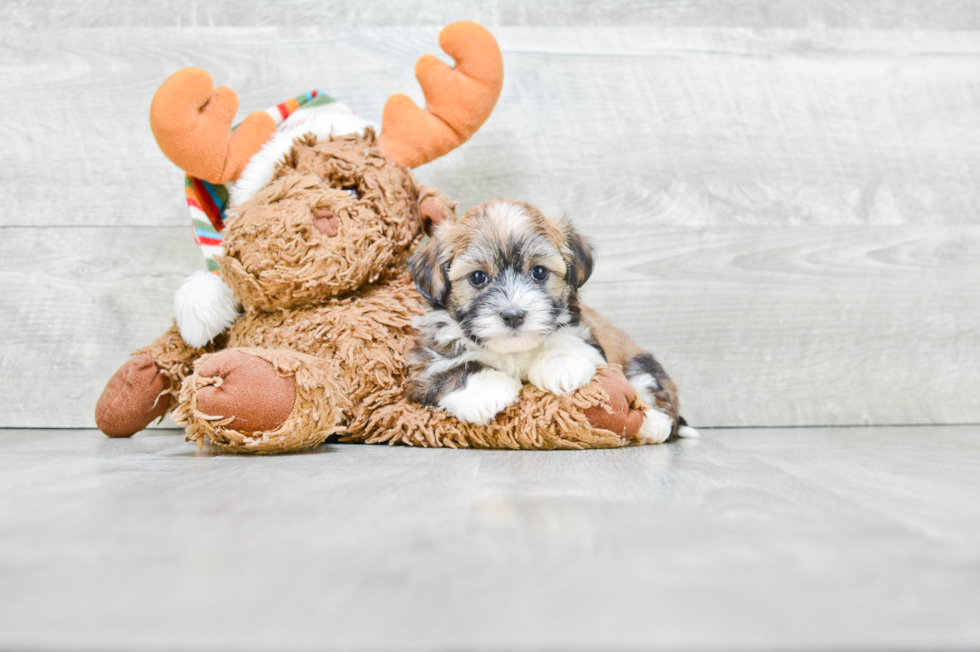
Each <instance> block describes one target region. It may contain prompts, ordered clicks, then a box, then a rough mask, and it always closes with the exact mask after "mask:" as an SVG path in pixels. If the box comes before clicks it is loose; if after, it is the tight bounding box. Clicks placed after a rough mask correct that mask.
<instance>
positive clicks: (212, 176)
mask: <svg viewBox="0 0 980 652" xmlns="http://www.w3.org/2000/svg"><path fill="white" fill-rule="evenodd" d="M237 110H238V95H236V94H235V91H233V90H231V89H230V88H228V87H226V86H222V87H220V88H215V87H214V84H213V83H212V82H211V75H209V74H208V73H206V72H205V71H203V70H201V69H200V68H184V69H183V70H179V71H177V72H176V73H174V74H173V75H171V76H170V77H169V78H168V79H167V81H165V82H163V84H162V85H161V86H160V88H159V89H158V90H157V92H156V95H154V96H153V103H152V104H151V105H150V127H151V128H152V129H153V136H154V137H155V138H156V139H157V144H158V145H159V146H160V149H161V150H162V151H163V153H164V154H166V156H167V158H169V159H170V160H171V161H173V162H174V164H176V165H177V167H179V168H181V169H182V170H184V172H186V173H187V174H189V175H191V176H192V177H197V178H199V179H204V180H205V181H208V182H210V183H228V182H229V181H234V180H235V179H237V178H238V175H240V174H241V172H242V168H244V167H245V164H246V163H248V160H249V159H250V158H251V157H252V155H253V154H255V153H256V152H258V151H259V150H260V149H262V145H264V144H265V142H266V141H267V140H269V138H270V137H271V136H272V134H273V133H275V131H276V123H275V121H274V120H273V119H272V116H270V115H269V114H268V113H265V112H264V111H258V112H256V113H253V114H251V115H249V116H248V117H247V118H245V120H244V121H243V122H242V123H241V124H240V125H239V126H238V127H237V128H236V129H235V131H232V130H231V122H232V120H234V119H235V112H236V111H237Z"/></svg>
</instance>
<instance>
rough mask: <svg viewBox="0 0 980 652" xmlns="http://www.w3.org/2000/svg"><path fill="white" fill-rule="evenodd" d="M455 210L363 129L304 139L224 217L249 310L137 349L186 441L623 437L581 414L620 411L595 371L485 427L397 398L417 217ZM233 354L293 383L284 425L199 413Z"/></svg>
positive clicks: (532, 444) (421, 442)
mask: <svg viewBox="0 0 980 652" xmlns="http://www.w3.org/2000/svg"><path fill="white" fill-rule="evenodd" d="M351 190H353V191H354V192H353V193H352V192H350V191H351ZM423 202H425V203H426V206H425V210H422V211H420V204H422V203H423ZM454 206H455V204H453V203H452V202H450V201H449V200H447V199H445V198H444V197H442V196H441V195H439V194H438V192H437V191H435V190H434V189H432V188H426V187H423V186H419V185H418V184H417V183H416V181H415V179H414V178H413V177H412V175H411V173H409V172H408V170H406V169H405V168H400V167H397V166H396V165H394V164H393V163H391V162H389V161H387V160H386V159H385V158H384V157H383V156H382V155H381V153H380V150H379V149H378V146H377V142H376V139H375V136H374V132H373V131H371V130H368V131H367V132H366V133H365V134H364V135H363V136H343V137H337V138H330V139H328V140H323V141H319V142H318V141H317V140H316V139H315V138H313V137H307V138H305V139H300V140H299V141H298V142H297V143H296V144H295V146H294V147H293V149H292V152H291V153H290V154H289V155H288V156H287V157H286V160H285V162H284V163H283V164H282V165H281V167H280V168H279V170H278V172H277V174H276V178H275V179H274V180H273V182H272V183H271V184H270V185H269V186H268V187H266V188H265V189H264V190H262V191H261V192H259V193H258V194H257V195H256V196H255V197H254V198H253V199H251V200H250V201H248V202H246V203H245V204H243V205H241V206H238V207H236V208H235V210H234V212H233V213H232V214H231V215H230V216H229V219H228V220H227V226H226V235H225V254H224V256H222V257H220V259H219V263H220V265H221V271H222V279H223V280H224V281H225V282H226V283H228V285H229V286H230V287H231V288H232V289H233V291H234V293H235V295H236V297H237V298H238V299H239V300H240V301H241V304H242V306H243V310H244V312H243V314H242V315H241V316H240V317H239V318H238V320H237V321H236V322H235V323H234V324H233V325H232V326H231V328H230V329H229V330H228V331H227V332H226V333H225V334H223V335H222V336H221V338H219V340H218V341H216V342H215V343H214V344H212V345H209V346H208V347H207V348H206V349H193V348H191V347H188V346H187V345H186V344H184V343H183V340H181V339H180V335H179V334H178V333H177V331H176V329H175V328H172V329H170V330H169V331H167V332H166V333H165V334H164V335H163V336H162V337H161V338H159V339H158V340H157V341H156V342H154V343H153V344H152V345H150V346H148V347H146V348H144V349H141V352H145V353H148V354H149V355H150V356H152V357H153V359H154V361H155V362H156V364H157V365H158V367H160V368H161V369H163V370H165V371H166V373H167V375H168V377H169V378H170V379H171V387H170V397H171V401H170V407H171V408H172V409H173V416H174V419H175V420H176V421H177V422H178V423H179V424H181V425H183V426H184V427H185V428H186V432H187V438H188V439H189V440H193V441H196V442H198V443H199V445H200V444H202V443H203V442H204V441H205V440H208V441H211V442H213V443H214V444H217V445H218V446H221V447H223V448H225V449H227V450H230V451H239V452H255V453H279V452H286V451H292V450H299V449H303V448H308V447H310V446H315V445H317V444H319V443H321V442H322V441H324V440H325V439H327V438H328V437H330V436H332V435H342V436H343V439H344V441H353V442H366V443H390V444H408V445H413V446H452V447H480V448H596V447H611V446H625V445H628V444H629V443H630V440H629V439H628V438H627V437H624V436H621V435H619V434H616V433H614V432H611V431H609V430H603V429H600V428H596V427H593V426H592V425H591V423H590V421H589V419H588V417H587V415H586V412H587V411H589V410H595V409H599V410H605V411H606V412H609V413H610V414H612V413H613V412H614V411H613V410H612V409H611V408H609V407H608V405H609V399H610V396H609V394H607V392H606V389H604V386H603V385H602V384H601V383H600V382H599V381H598V380H593V382H592V384H590V385H588V386H587V387H584V388H582V389H581V390H579V391H577V392H574V393H573V394H571V395H569V396H565V397H556V396H553V395H551V394H547V393H545V392H541V391H540V390H538V389H536V388H534V387H533V386H528V387H525V388H524V391H523V393H522V398H521V400H520V402H519V403H517V404H516V405H513V406H511V407H510V408H508V409H507V410H506V411H505V412H503V413H501V414H500V415H498V416H497V418H496V419H494V421H493V422H492V423H491V424H490V425H489V426H474V425H472V424H465V423H460V422H458V421H457V420H456V419H455V418H453V417H451V416H450V415H448V414H447V413H445V412H442V411H441V410H436V409H432V408H428V407H423V406H419V405H416V404H413V403H410V402H408V401H407V400H406V399H405V398H404V387H405V382H406V379H405V373H404V367H405V357H406V354H407V353H408V351H409V349H410V348H411V346H412V344H413V342H414V339H415V333H414V330H413V329H412V326H411V324H412V318H413V317H414V316H416V315H418V314H420V313H421V312H422V305H421V297H420V296H419V294H418V292H417V291H416V289H415V287H414V285H413V283H412V281H411V278H410V275H409V274H408V271H407V270H406V269H405V265H404V263H405V261H406V260H407V259H408V257H409V254H410V253H411V250H412V248H413V247H414V245H416V244H417V243H418V242H419V240H420V239H421V237H422V232H423V227H424V226H425V225H424V224H423V221H424V219H423V218H425V219H433V218H434V217H438V214H439V213H440V212H441V213H443V214H445V215H447V216H448V215H451V214H452V211H453V209H454ZM324 211H330V212H332V213H333V214H334V215H336V217H337V218H338V220H339V229H337V231H336V233H335V235H333V236H332V237H331V236H330V235H327V234H326V233H323V232H321V231H320V230H319V229H317V228H316V227H315V224H314V220H315V219H317V218H316V216H317V214H318V213H322V212H324ZM420 213H421V214H422V217H420ZM227 350H236V351H240V352H242V353H245V354H248V355H251V356H255V357H257V358H260V359H261V360H264V361H265V363H267V364H268V365H271V367H272V369H274V370H275V373H277V374H279V375H280V376H282V377H288V378H292V379H293V380H294V383H295V386H296V395H295V403H294V406H293V409H292V411H291V413H290V414H289V416H288V418H287V419H286V420H285V421H284V422H282V423H281V424H280V425H279V426H278V427H276V428H274V429H272V430H268V431H260V432H248V431H238V430H234V429H232V428H231V427H230V424H231V422H232V420H233V418H234V415H213V414H206V413H205V412H202V411H201V410H200V409H199V407H198V396H199V394H200V392H201V391H202V390H203V388H207V387H220V385H221V384H222V382H223V379H222V378H221V377H220V376H219V377H209V376H206V375H202V374H200V373H199V371H200V369H201V365H202V363H203V362H205V361H207V360H210V359H213V358H214V357H216V356H221V355H222V354H223V352H224V351H227ZM192 366H193V369H194V371H193V372H192V371H191V368H192ZM214 366H215V365H211V367H214ZM606 373H609V372H606ZM643 407H645V406H644V405H643V404H642V403H641V402H635V403H634V404H633V405H632V406H631V408H632V409H641V408H643ZM613 416H615V415H613ZM613 421H615V419H613Z"/></svg>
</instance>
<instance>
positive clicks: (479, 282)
mask: <svg viewBox="0 0 980 652" xmlns="http://www.w3.org/2000/svg"><path fill="white" fill-rule="evenodd" d="M469 279H470V283H472V284H473V287H478V288H479V287H483V286H484V285H486V284H487V281H489V280H490V277H489V276H487V275H486V273H485V272H470V276H469Z"/></svg>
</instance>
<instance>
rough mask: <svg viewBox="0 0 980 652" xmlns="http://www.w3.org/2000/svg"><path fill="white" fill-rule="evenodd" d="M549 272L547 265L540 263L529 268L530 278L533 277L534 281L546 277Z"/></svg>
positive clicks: (539, 280)
mask: <svg viewBox="0 0 980 652" xmlns="http://www.w3.org/2000/svg"><path fill="white" fill-rule="evenodd" d="M549 273H550V272H549V271H548V268H547V267H542V266H541V265H538V266H537V267H535V268H534V269H532V270H531V278H533V279H534V280H535V281H538V282H541V281H543V280H545V279H546V278H548V274H549Z"/></svg>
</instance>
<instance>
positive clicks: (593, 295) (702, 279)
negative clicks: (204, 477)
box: [0, 226, 980, 427]
mask: <svg viewBox="0 0 980 652" xmlns="http://www.w3.org/2000/svg"><path fill="white" fill-rule="evenodd" d="M0 233H2V234H3V240H2V242H0V261H2V262H0V280H2V282H3V283H4V287H6V288H7V290H6V291H5V292H4V293H3V295H2V296H0V309H2V310H3V314H5V315H6V316H7V318H6V319H5V320H4V321H3V322H2V323H0V340H2V341H4V342H6V343H7V344H6V345H5V350H4V357H3V358H2V360H0V415H2V419H3V420H2V422H0V426H7V427H11V426H16V427H67V426H71V427H86V426H91V425H92V423H93V422H92V410H93V409H94V405H95V401H96V399H97V398H98V395H99V393H100V392H101V391H102V387H103V386H104V384H105V382H106V381H107V380H108V379H109V377H110V376H111V375H112V373H113V372H114V371H115V369H116V368H117V367H118V366H119V365H120V364H122V362H124V361H125V359H126V358H127V356H128V354H129V352H130V351H133V350H135V349H136V348H138V347H140V346H142V345H144V344H147V343H149V342H150V341H152V340H153V339H154V338H155V337H157V335H159V333H161V332H162V331H163V330H164V329H165V328H166V327H167V326H168V325H169V323H170V319H171V317H172V308H171V305H172V293H173V291H174V290H175V289H176V287H177V286H178V285H179V283H180V281H181V279H182V278H183V277H184V276H185V275H186V274H189V273H190V272H192V271H194V270H196V269H199V268H200V265H201V260H200V254H199V252H198V251H197V249H196V247H195V245H194V244H193V241H192V239H191V234H190V228H189V227H173V228H154V229H149V228H136V227H112V228H91V227H86V228H75V229H55V228H50V229H40V228H6V229H2V230H0ZM587 233H588V234H589V235H591V236H593V237H594V239H595V240H596V246H597V250H598V251H599V258H598V260H599V262H598V264H597V268H596V272H595V274H594V276H593V278H592V279H591V280H590V281H589V283H588V284H586V286H585V288H584V298H585V300H586V301H587V302H588V303H589V304H590V305H592V306H593V307H595V308H597V309H599V310H601V311H602V312H604V313H605V314H606V315H608V316H609V317H610V318H612V319H613V320H614V321H615V322H616V323H617V324H619V325H620V326H621V327H623V328H624V329H625V330H626V331H627V332H629V333H630V334H631V335H632V336H633V337H634V338H635V339H636V340H637V341H638V342H639V343H640V344H641V345H642V346H644V347H646V348H648V349H650V350H652V351H653V352H654V353H655V354H656V355H657V357H658V358H659V359H660V360H661V361H662V362H663V364H664V365H665V367H666V368H667V370H668V372H669V373H670V374H671V375H672V376H673V377H674V379H675V380H676V381H677V382H678V384H679V386H680V389H681V400H682V404H683V405H684V410H683V411H684V414H685V416H686V417H687V418H688V420H689V421H691V423H693V424H696V425H701V426H746V425H757V426H777V425H812V424H824V425H842V424H902V423H967V422H976V421H978V420H980V365H977V364H976V362H977V357H976V356H977V353H976V352H977V351H978V350H980V331H978V330H977V328H976V309H975V305H974V304H975V297H976V288H977V287H980V253H978V252H980V227H972V226H949V227H943V228H942V229H935V228H932V227H922V226H903V227H832V228H830V227H822V228H791V229H776V228H770V227H751V228H749V227H726V228H704V229H690V228H689V229H680V228H673V229H659V228H657V227H647V228H646V229H638V230H637V231H635V232H631V233H630V234H628V235H603V234H602V232H601V231H598V230H587ZM38 260H44V261H46V263H45V265H44V268H43V269H41V270H39V269H38V268H37V266H36V261H38ZM42 387H43V388H44V391H43V392H39V388H42ZM52 396H54V397H59V398H58V400H55V401H52V400H51V399H50V397H52Z"/></svg>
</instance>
